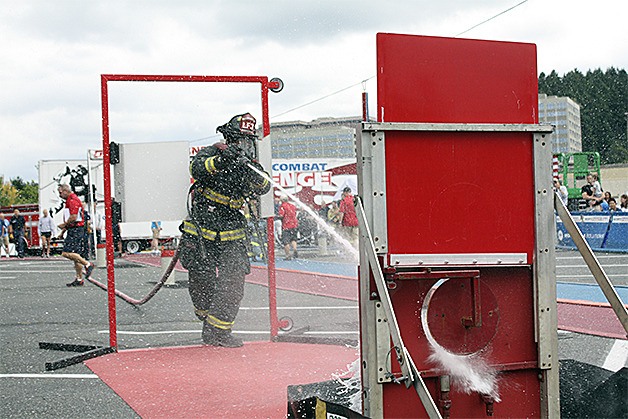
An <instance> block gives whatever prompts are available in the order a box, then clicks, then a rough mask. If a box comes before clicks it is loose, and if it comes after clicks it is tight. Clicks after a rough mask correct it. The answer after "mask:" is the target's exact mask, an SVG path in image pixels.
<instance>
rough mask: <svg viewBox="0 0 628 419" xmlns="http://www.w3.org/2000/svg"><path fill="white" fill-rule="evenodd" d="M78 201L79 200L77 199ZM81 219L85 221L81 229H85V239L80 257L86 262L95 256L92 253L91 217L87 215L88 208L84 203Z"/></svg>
mask: <svg viewBox="0 0 628 419" xmlns="http://www.w3.org/2000/svg"><path fill="white" fill-rule="evenodd" d="M79 199H80V198H79ZM82 208H83V217H84V219H85V221H84V224H83V228H84V229H85V237H84V239H83V251H82V253H81V256H83V258H84V259H85V260H88V259H89V258H90V256H91V255H94V256H95V252H94V236H93V232H94V231H93V230H92V216H91V215H89V207H88V205H87V203H86V202H83V206H82Z"/></svg>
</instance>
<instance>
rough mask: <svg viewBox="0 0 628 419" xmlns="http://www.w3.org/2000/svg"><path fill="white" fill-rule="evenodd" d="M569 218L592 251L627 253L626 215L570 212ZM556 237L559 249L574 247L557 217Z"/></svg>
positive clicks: (624, 213)
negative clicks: (570, 217)
mask: <svg viewBox="0 0 628 419" xmlns="http://www.w3.org/2000/svg"><path fill="white" fill-rule="evenodd" d="M571 216H572V217H573V218H574V221H575V222H576V225H577V226H578V228H579V229H580V231H581V232H582V234H583V235H584V238H585V239H586V241H587V243H589V246H590V247H591V248H592V249H593V250H605V251H611V252H613V251H614V252H628V213H626V212H613V213H608V212H572V213H571ZM556 237H557V239H558V241H557V244H558V246H559V247H566V248H575V247H576V245H575V244H574V242H573V240H572V239H571V235H570V234H569V233H568V232H567V229H566V228H565V226H564V225H563V222H562V221H561V220H560V218H559V217H556Z"/></svg>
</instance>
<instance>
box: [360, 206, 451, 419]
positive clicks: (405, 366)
mask: <svg viewBox="0 0 628 419" xmlns="http://www.w3.org/2000/svg"><path fill="white" fill-rule="evenodd" d="M356 213H357V216H358V222H359V225H360V231H361V232H362V237H363V238H364V240H361V241H360V246H362V249H363V250H364V251H365V253H366V255H367V258H368V263H369V266H370V267H371V272H372V273H373V278H374V280H375V285H376V286H377V292H378V294H379V297H380V300H381V301H380V302H381V308H382V309H383V310H384V313H385V315H386V319H387V323H388V330H389V332H390V337H391V338H392V341H393V348H392V350H391V356H392V352H393V351H394V352H395V353H396V356H397V361H398V362H399V366H400V367H401V372H402V373H403V377H402V378H401V379H403V380H405V383H406V387H410V385H412V386H413V387H414V389H415V390H416V392H417V394H418V395H419V398H420V399H421V402H422V403H423V407H424V408H425V410H426V412H427V414H428V416H429V417H430V418H441V415H440V412H439V411H438V408H437V407H436V403H434V400H433V399H432V396H431V395H430V393H429V392H428V390H427V387H426V386H425V382H424V381H423V378H421V374H420V373H419V372H418V370H417V368H416V365H415V364H414V361H413V360H412V357H411V356H410V353H409V352H408V350H407V349H406V346H405V345H404V343H403V339H402V338H401V332H400V331H399V324H398V323H397V317H396V316H395V311H394V308H393V306H392V301H391V300H390V295H389V294H388V290H387V288H386V281H385V279H384V274H383V273H382V269H381V266H380V265H379V262H378V260H377V253H376V252H375V246H374V244H373V236H372V235H371V230H370V228H369V225H368V222H367V220H366V214H365V213H364V207H363V206H362V201H360V200H358V203H357V205H356ZM401 379H400V380H401Z"/></svg>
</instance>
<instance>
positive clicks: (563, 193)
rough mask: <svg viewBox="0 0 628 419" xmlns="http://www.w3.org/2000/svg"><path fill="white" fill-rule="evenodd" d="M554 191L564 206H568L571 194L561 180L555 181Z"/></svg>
mask: <svg viewBox="0 0 628 419" xmlns="http://www.w3.org/2000/svg"><path fill="white" fill-rule="evenodd" d="M554 190H555V191H556V193H557V194H558V196H559V197H560V200H561V201H562V203H563V205H564V206H567V201H568V199H569V192H568V191H567V187H566V186H565V185H563V182H562V181H561V180H560V179H554Z"/></svg>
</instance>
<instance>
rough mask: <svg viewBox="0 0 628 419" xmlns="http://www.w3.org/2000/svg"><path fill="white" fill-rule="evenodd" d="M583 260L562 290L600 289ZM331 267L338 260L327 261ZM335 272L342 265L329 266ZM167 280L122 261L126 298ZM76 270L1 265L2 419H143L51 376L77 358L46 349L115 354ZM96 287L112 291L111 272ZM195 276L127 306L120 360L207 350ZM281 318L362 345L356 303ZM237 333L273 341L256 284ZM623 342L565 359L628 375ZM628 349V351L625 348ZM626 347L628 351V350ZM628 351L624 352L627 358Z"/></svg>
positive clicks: (83, 382) (313, 305)
mask: <svg viewBox="0 0 628 419" xmlns="http://www.w3.org/2000/svg"><path fill="white" fill-rule="evenodd" d="M575 256H576V254H575V253H574V252H557V257H558V260H557V276H558V278H559V281H566V282H577V283H587V282H588V283H591V282H592V277H590V276H587V274H586V267H584V265H583V264H582V262H581V261H580V260H578V259H577V258H576V257H575ZM600 260H601V261H602V263H603V265H605V267H606V269H607V271H608V272H609V275H610V276H611V279H613V278H615V280H614V281H616V285H620V286H626V285H627V284H628V278H627V277H626V275H625V272H626V269H625V266H626V264H627V263H628V256H625V255H623V256H622V255H600ZM327 261H329V259H327ZM290 263H291V264H289V263H288V262H287V261H279V262H278V264H279V265H280V266H279V267H280V268H283V269H295V270H298V269H303V268H304V266H305V265H301V264H299V262H298V261H293V262H290ZM329 263H333V262H331V261H329ZM160 276H161V269H160V268H159V267H151V266H146V265H140V264H137V263H132V262H129V261H126V260H124V259H116V281H117V288H118V289H120V290H123V291H124V292H125V293H127V294H128V295H131V296H133V297H136V298H141V297H143V296H144V295H146V293H147V292H148V291H149V290H150V289H151V288H152V287H153V286H154V284H155V283H156V281H157V280H158V279H159V278H160ZM72 277H73V269H72V266H71V264H70V263H69V262H67V261H66V260H64V259H62V258H59V257H55V258H52V259H39V258H27V259H22V260H17V259H11V260H6V259H3V260H1V261H0V287H1V289H2V304H1V305H0V315H1V324H0V331H1V333H0V335H1V349H0V351H1V356H0V394H1V396H0V398H1V403H0V405H1V406H2V407H1V408H0V409H2V410H1V411H0V416H2V417H65V418H71V417H83V418H84V417H88V418H89V417H125V418H126V417H136V416H137V415H136V413H134V412H133V410H132V409H131V408H130V407H129V406H128V405H127V404H126V403H125V402H124V400H122V399H121V398H120V397H119V396H118V395H116V394H115V393H114V392H113V391H112V390H111V389H110V388H109V387H107V385H105V384H104V383H103V382H102V381H101V380H100V379H99V378H98V377H97V376H96V375H95V374H93V373H92V372H91V371H90V370H89V369H88V368H87V367H86V366H85V365H84V364H80V363H79V364H76V365H72V366H69V367H67V368H64V369H60V370H56V371H46V369H45V363H46V362H51V361H55V360H58V359H61V358H65V357H68V356H70V355H72V354H69V353H67V352H59V351H51V350H44V349H39V343H40V342H56V343H67V344H83V345H96V346H107V345H108V343H109V336H108V330H109V326H108V313H107V299H106V293H105V292H103V291H102V290H101V289H99V288H97V287H95V286H93V285H91V284H86V285H85V286H84V287H80V288H67V287H66V286H65V283H67V282H70V281H71V280H72ZM94 277H95V278H96V279H98V280H100V281H101V282H105V281H106V280H105V270H104V269H97V270H96V271H95V274H94ZM185 282H186V276H185V274H184V273H182V272H177V286H174V287H166V288H164V289H162V290H161V291H160V292H159V293H157V295H156V296H155V297H154V298H153V299H152V300H151V301H149V302H148V303H146V304H145V305H143V306H141V307H134V306H131V305H129V304H127V303H125V302H123V301H121V300H119V299H118V302H117V324H118V345H119V349H120V350H124V349H136V348H152V347H169V346H185V345H197V344H199V343H200V330H201V324H200V322H199V321H198V320H197V319H196V317H195V316H194V314H193V312H192V308H191V303H190V300H189V296H188V292H187V288H186V287H185ZM278 314H279V317H282V316H289V317H290V318H291V319H292V320H293V322H294V328H295V329H303V330H304V333H306V334H307V336H311V337H335V338H342V339H350V340H351V339H352V340H357V339H358V328H359V320H358V304H357V302H356V301H350V300H347V299H338V298H332V297H324V296H320V295H314V294H304V293H299V292H294V291H286V290H279V291H278ZM235 331H236V332H237V333H239V335H240V336H241V337H243V339H244V340H245V341H254V340H268V339H269V337H270V334H269V316H268V290H267V288H266V287H264V286H261V285H254V284H247V287H246V291H245V299H244V301H243V303H242V308H241V312H240V314H239V316H238V319H237V321H236V327H235ZM617 342H618V341H616V340H614V339H608V338H601V337H595V336H588V335H581V334H577V333H568V332H559V355H560V359H561V360H564V359H576V360H579V361H582V362H587V363H589V364H592V365H596V366H599V367H605V368H607V369H618V368H620V367H621V366H624V365H626V349H625V344H622V343H621V342H620V343H619V345H618V344H617ZM623 342H624V343H625V341H623ZM622 345H623V346H622ZM622 348H624V349H622Z"/></svg>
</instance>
